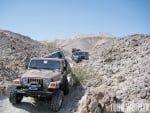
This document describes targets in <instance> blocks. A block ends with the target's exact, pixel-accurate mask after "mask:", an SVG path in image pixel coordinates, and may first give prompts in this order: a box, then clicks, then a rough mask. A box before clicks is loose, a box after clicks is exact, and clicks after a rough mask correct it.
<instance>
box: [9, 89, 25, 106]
mask: <svg viewBox="0 0 150 113" xmlns="http://www.w3.org/2000/svg"><path fill="white" fill-rule="evenodd" d="M22 99H23V95H21V94H17V93H16V90H14V89H13V90H11V91H10V94H9V101H10V102H11V103H12V104H14V105H15V104H19V103H20V102H21V100H22Z"/></svg>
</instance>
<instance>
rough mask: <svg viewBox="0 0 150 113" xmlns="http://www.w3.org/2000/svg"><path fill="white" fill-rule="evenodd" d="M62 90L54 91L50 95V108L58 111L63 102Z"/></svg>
mask: <svg viewBox="0 0 150 113" xmlns="http://www.w3.org/2000/svg"><path fill="white" fill-rule="evenodd" d="M63 97H64V94H63V91H61V90H58V91H57V92H56V93H54V94H53V95H52V98H51V101H50V109H51V110H52V111H54V112H57V111H59V109H60V108H61V106H62V102H63Z"/></svg>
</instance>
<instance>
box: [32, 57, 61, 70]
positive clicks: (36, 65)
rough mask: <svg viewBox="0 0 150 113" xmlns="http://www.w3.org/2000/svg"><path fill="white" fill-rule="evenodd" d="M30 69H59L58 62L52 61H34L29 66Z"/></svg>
mask: <svg viewBox="0 0 150 113" xmlns="http://www.w3.org/2000/svg"><path fill="white" fill-rule="evenodd" d="M29 68H30V69H48V70H56V69H60V68H61V67H60V62H59V61H54V60H44V59H34V60H31V62H30V64H29Z"/></svg>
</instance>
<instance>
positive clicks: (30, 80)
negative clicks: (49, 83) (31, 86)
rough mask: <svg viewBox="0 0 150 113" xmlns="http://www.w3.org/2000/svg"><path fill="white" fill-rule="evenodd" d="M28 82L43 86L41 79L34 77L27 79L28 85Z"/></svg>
mask: <svg viewBox="0 0 150 113" xmlns="http://www.w3.org/2000/svg"><path fill="white" fill-rule="evenodd" d="M30 82H37V83H38V84H40V85H43V79H41V78H35V77H33V78H28V83H30Z"/></svg>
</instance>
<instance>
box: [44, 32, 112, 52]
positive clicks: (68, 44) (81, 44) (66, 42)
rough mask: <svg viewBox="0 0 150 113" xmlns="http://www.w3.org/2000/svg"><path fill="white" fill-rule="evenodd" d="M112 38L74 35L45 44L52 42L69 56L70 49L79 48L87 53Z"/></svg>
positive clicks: (105, 34)
mask: <svg viewBox="0 0 150 113" xmlns="http://www.w3.org/2000/svg"><path fill="white" fill-rule="evenodd" d="M112 38H114V36H112V35H111V34H107V33H98V34H83V35H76V36H73V37H70V38H66V39H56V40H49V41H46V42H49V43H51V42H53V43H55V44H56V46H57V47H60V48H63V49H64V50H65V51H67V52H69V53H70V54H71V50H72V48H80V49H81V50H83V51H89V50H91V49H92V48H93V47H94V46H96V45H100V44H102V43H105V42H107V41H109V40H111V39H112Z"/></svg>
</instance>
